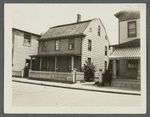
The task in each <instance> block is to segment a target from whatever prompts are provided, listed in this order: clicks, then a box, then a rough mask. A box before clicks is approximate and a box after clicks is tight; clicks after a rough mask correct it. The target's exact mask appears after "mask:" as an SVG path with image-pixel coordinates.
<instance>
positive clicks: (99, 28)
mask: <svg viewBox="0 0 150 117" xmlns="http://www.w3.org/2000/svg"><path fill="white" fill-rule="evenodd" d="M100 31H101V27H100V26H98V36H100V35H101V34H100Z"/></svg>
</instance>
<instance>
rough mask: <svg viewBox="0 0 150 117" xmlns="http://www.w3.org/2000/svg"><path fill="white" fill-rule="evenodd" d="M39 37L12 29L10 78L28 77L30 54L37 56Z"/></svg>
mask: <svg viewBox="0 0 150 117" xmlns="http://www.w3.org/2000/svg"><path fill="white" fill-rule="evenodd" d="M38 38H40V35H38V34H34V33H31V32H27V31H23V30H20V29H16V28H12V76H18V77H20V76H22V73H23V76H26V77H27V76H28V69H29V68H30V59H31V58H30V57H29V55H31V54H37V52H38V41H37V39H38Z"/></svg>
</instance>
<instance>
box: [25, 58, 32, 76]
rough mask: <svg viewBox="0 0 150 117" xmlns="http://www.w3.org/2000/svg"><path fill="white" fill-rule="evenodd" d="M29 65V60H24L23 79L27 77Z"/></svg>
mask: <svg viewBox="0 0 150 117" xmlns="http://www.w3.org/2000/svg"><path fill="white" fill-rule="evenodd" d="M30 63H31V60H30V59H26V63H25V69H24V77H28V74H29V69H30Z"/></svg>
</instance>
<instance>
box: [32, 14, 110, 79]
mask: <svg viewBox="0 0 150 117" xmlns="http://www.w3.org/2000/svg"><path fill="white" fill-rule="evenodd" d="M38 41H39V50H38V54H37V55H36V54H34V55H31V58H34V59H35V60H36V62H35V63H34V64H33V67H32V69H31V71H30V76H29V77H35V76H39V77H41V76H40V75H39V74H41V73H42V76H44V73H48V72H44V71H49V76H45V77H47V78H49V77H55V76H53V75H50V73H51V74H52V72H54V73H56V72H57V74H60V72H61V73H64V74H65V72H66V73H67V72H68V73H71V71H72V70H73V69H74V68H76V70H77V73H81V69H82V67H83V66H84V64H85V61H88V62H92V63H93V64H94V65H95V66H96V73H95V77H98V71H99V69H102V70H103V71H104V70H105V68H106V69H107V67H108V64H109V58H108V56H109V54H110V48H109V39H108V36H107V33H106V30H105V27H104V26H103V24H102V22H101V20H100V19H98V18H97V19H92V20H87V21H81V16H80V15H79V14H78V17H77V22H76V23H72V24H65V25H59V26H55V27H51V28H50V29H48V31H47V32H45V33H44V34H43V35H42V36H41V38H40V39H38ZM33 74H36V75H33ZM61 76H62V74H61ZM57 77H58V76H57ZM62 77H63V76H62ZM64 77H65V78H66V77H67V76H65V75H64ZM41 78H43V77H41ZM65 78H64V80H65ZM76 78H77V77H76ZM82 78H83V74H82ZM77 79H78V78H77Z"/></svg>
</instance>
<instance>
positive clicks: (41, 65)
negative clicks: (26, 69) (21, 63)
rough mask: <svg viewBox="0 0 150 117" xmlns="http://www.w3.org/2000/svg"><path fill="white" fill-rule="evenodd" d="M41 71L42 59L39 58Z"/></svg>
mask: <svg viewBox="0 0 150 117" xmlns="http://www.w3.org/2000/svg"><path fill="white" fill-rule="evenodd" d="M41 70H42V57H40V71H41Z"/></svg>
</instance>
